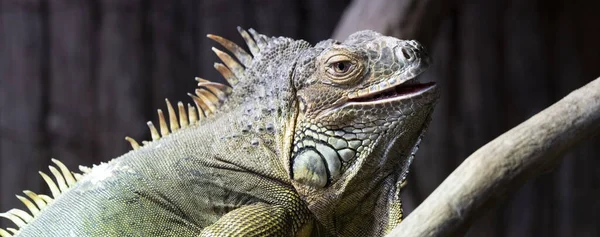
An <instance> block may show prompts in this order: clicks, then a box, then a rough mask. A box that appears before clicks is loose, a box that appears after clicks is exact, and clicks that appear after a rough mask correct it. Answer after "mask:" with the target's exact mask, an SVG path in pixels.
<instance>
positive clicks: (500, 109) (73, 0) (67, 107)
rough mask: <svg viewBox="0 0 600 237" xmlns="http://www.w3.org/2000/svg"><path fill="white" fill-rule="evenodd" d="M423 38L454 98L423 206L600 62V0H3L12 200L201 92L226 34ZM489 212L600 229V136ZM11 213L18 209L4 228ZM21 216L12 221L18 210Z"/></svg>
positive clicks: (414, 174) (499, 220) (3, 134)
mask: <svg viewBox="0 0 600 237" xmlns="http://www.w3.org/2000/svg"><path fill="white" fill-rule="evenodd" d="M238 25H239V26H242V27H245V28H250V27H252V28H254V29H256V30H258V31H259V32H261V33H263V34H266V35H272V36H287V37H292V38H302V39H306V40H308V41H309V42H311V43H316V42H318V41H319V40H324V39H327V38H331V37H334V38H337V39H344V38H345V37H346V36H347V35H349V34H350V33H352V32H354V31H357V30H361V29H374V30H377V31H380V32H382V33H384V34H388V35H393V36H396V37H402V38H409V39H415V38H416V39H418V40H419V41H421V42H423V43H425V44H426V45H427V46H428V47H429V49H430V51H431V54H432V55H433V56H432V57H433V60H434V65H433V66H432V68H431V69H430V70H429V71H428V72H426V74H425V75H424V77H425V78H424V79H425V80H431V81H437V82H438V83H439V85H440V86H441V88H442V91H443V92H442V98H441V100H440V103H439V105H438V107H437V110H436V111H435V115H434V119H433V122H432V125H431V126H430V129H429V132H428V135H427V136H426V138H425V140H424V144H423V145H422V146H421V149H420V152H419V153H418V154H417V158H416V160H415V163H414V164H413V166H412V167H411V173H410V177H409V179H408V182H409V183H408V184H409V185H408V189H407V190H406V191H405V192H404V193H403V196H404V200H406V201H405V206H406V209H407V210H406V211H407V212H410V211H411V210H412V209H414V207H415V206H416V205H418V204H419V203H420V202H421V201H422V200H423V199H425V198H426V197H427V196H428V195H429V193H431V192H432V191H433V189H434V188H435V187H436V186H437V185H438V184H439V183H441V181H442V180H443V179H444V178H445V177H446V176H447V175H448V174H449V173H450V172H451V171H452V170H453V169H454V168H455V167H456V166H458V165H459V164H460V163H461V162H462V160H463V159H464V158H466V157H467V156H468V155H469V154H471V153H472V152H473V151H475V150H476V149H477V148H478V147H480V146H482V145H484V144H485V143H487V142H488V141H490V140H491V139H493V138H495V137H496V136H498V135H500V134H502V133H503V132H505V131H507V130H508V129H510V128H512V127H514V126H516V125H517V124H519V123H520V122H522V121H524V120H526V119H527V118H529V117H531V116H532V115H534V114H535V113H537V112H539V111H541V110H542V109H544V108H545V107H547V106H549V105H551V104H552V103H553V102H555V101H557V100H559V99H560V98H562V97H563V96H565V95H567V94H568V93H569V92H570V91H572V90H574V89H576V88H579V87H581V86H583V85H585V84H586V83H587V82H589V81H591V80H593V79H595V78H597V77H599V76H600V1H598V0H590V1H585V0H504V1H500V0H497V1H489V0H462V1H453V0H418V1H415V0H370V1H369V0H354V1H350V0H340V1H325V0H252V1H249V0H227V1H225V0H210V1H209V0H205V1H193V0H171V1H164V0H0V211H7V210H9V209H11V208H13V207H18V208H24V206H23V205H22V204H21V203H19V201H18V200H17V199H16V198H15V196H14V195H15V194H19V193H21V190H23V189H29V190H32V191H35V192H44V193H48V190H47V188H46V185H45V184H44V183H43V181H42V179H41V177H39V175H38V174H37V171H38V170H42V171H47V170H48V169H47V166H48V165H49V164H50V158H51V157H56V158H58V159H60V160H62V161H63V162H64V163H66V164H67V166H68V167H70V168H73V169H75V170H76V167H77V165H80V164H81V165H87V166H89V165H92V164H97V163H99V162H101V161H108V160H109V159H111V158H113V157H116V156H118V155H120V154H122V153H124V152H125V151H127V150H128V149H129V145H128V143H126V142H125V141H124V139H123V137H124V136H126V135H129V136H132V137H134V138H136V139H137V140H143V139H147V138H149V132H148V130H147V128H146V125H145V122H146V121H148V120H155V119H156V116H155V109H157V108H164V107H165V106H164V98H169V99H170V100H171V101H178V100H183V101H186V102H188V101H191V100H190V99H188V98H187V96H186V95H185V93H186V92H191V91H193V89H194V86H195V83H194V80H193V79H194V77H195V76H201V77H204V78H207V79H211V80H216V81H221V82H222V81H223V79H222V78H221V76H220V75H218V73H216V71H215V70H214V69H213V66H212V65H213V62H214V61H217V57H216V56H214V55H213V54H212V52H211V51H210V48H211V47H212V46H216V43H214V42H211V41H210V40H209V39H207V38H206V37H205V35H206V34H207V33H212V34H218V35H221V36H224V37H225V38H228V39H231V40H233V41H235V42H238V43H239V44H241V43H242V40H241V37H239V36H238V35H237V31H236V29H235V27H236V26H238ZM565 156H566V157H565V159H564V161H563V162H562V163H561V164H559V166H558V167H557V169H555V170H554V171H552V172H548V173H546V174H544V175H543V176H541V177H539V178H537V179H535V180H531V181H530V182H528V183H527V184H525V185H524V186H523V187H521V188H519V189H517V191H516V192H513V193H510V194H509V195H507V197H506V199H505V200H504V201H502V202H500V203H499V204H498V205H497V206H494V207H490V209H488V210H485V213H484V214H483V215H482V216H481V217H480V218H477V221H475V223H474V224H473V226H472V228H471V229H470V231H469V232H468V234H467V235H468V236H600V223H599V222H600V172H599V171H600V138H598V137H596V138H593V139H592V140H589V141H587V142H585V143H584V145H582V146H579V147H576V148H574V149H573V150H572V151H570V152H569V153H567V154H566V155H565ZM7 225H9V223H8V222H6V221H3V222H2V225H0V226H1V227H5V226H7ZM10 226H12V223H10Z"/></svg>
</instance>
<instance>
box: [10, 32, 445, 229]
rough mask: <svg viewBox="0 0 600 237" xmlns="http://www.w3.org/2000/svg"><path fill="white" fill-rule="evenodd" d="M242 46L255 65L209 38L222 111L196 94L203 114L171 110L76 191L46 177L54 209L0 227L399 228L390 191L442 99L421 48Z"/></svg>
mask: <svg viewBox="0 0 600 237" xmlns="http://www.w3.org/2000/svg"><path fill="white" fill-rule="evenodd" d="M250 32H251V33H252V35H253V37H250V36H249V35H248V34H247V33H246V32H245V31H243V30H242V31H241V33H242V36H244V38H245V40H246V42H247V43H248V46H249V48H250V51H251V53H252V55H249V54H247V53H245V52H244V51H243V50H241V49H240V48H237V46H232V45H231V44H230V42H229V41H225V40H223V39H220V38H218V37H216V36H209V37H211V38H213V39H215V40H216V41H217V42H219V43H221V44H223V45H224V46H225V47H226V48H228V49H229V50H230V51H232V52H233V54H234V55H235V56H236V57H237V58H238V60H239V62H240V63H241V64H239V63H237V62H235V61H233V60H231V59H229V58H228V57H229V56H226V55H223V53H221V52H217V55H219V56H220V58H221V59H223V61H224V62H225V64H226V65H227V67H225V66H223V65H217V66H216V68H217V69H218V70H219V71H221V72H222V73H223V75H224V77H225V78H226V79H227V80H228V81H229V82H230V84H232V85H233V90H232V91H231V94H230V95H229V96H228V97H227V98H226V99H225V94H228V93H229V92H230V91H229V89H228V88H227V87H224V86H222V85H218V84H215V83H212V84H211V83H208V82H205V81H202V80H200V86H201V87H205V88H208V89H210V92H209V93H208V94H207V93H206V92H208V90H205V91H202V90H201V91H197V93H196V94H197V97H196V96H195V98H194V101H195V103H196V108H197V111H200V113H196V111H194V110H188V111H187V113H188V114H187V115H186V114H183V112H182V111H185V110H180V111H179V116H177V115H175V112H174V110H173V109H172V108H171V107H170V106H171V105H170V104H168V106H169V113H168V115H169V118H170V119H169V122H171V123H170V125H171V126H170V129H168V126H167V125H166V119H164V118H162V117H161V119H160V122H161V126H160V127H161V129H160V130H161V134H158V131H156V130H155V129H154V127H153V125H152V126H151V131H152V133H153V140H154V141H152V142H149V143H148V144H146V145H143V146H141V147H138V145H137V142H134V141H133V140H132V146H133V147H134V148H135V150H133V151H130V152H128V153H126V154H124V155H122V156H121V157H118V158H115V159H113V160H111V161H110V162H108V163H105V164H101V165H98V166H94V167H93V168H92V169H91V170H89V171H87V172H86V173H85V174H83V176H82V177H78V179H79V180H78V181H77V182H76V183H73V182H70V181H69V177H70V174H69V172H66V171H65V170H62V169H61V171H63V172H62V174H61V173H60V172H58V171H57V170H52V172H53V174H54V175H55V177H57V181H56V182H55V183H56V184H58V186H60V190H59V188H54V189H53V190H54V191H56V192H55V193H54V194H55V197H54V198H53V199H50V198H39V197H40V196H37V197H36V196H35V195H32V196H30V198H31V199H32V200H34V201H36V202H35V203H36V204H37V206H38V207H39V209H41V212H39V213H36V211H35V210H32V212H34V215H33V216H34V217H33V218H29V217H27V216H25V214H23V213H19V212H18V211H14V210H13V211H11V212H8V213H5V214H4V216H5V217H8V218H10V219H12V220H15V219H19V220H23V221H24V222H27V224H26V225H23V226H22V227H21V228H20V230H18V232H17V233H16V234H15V235H17V236H309V235H312V236H325V235H335V236H381V235H383V234H384V233H386V232H387V231H388V230H389V229H390V228H391V227H393V226H395V225H396V224H397V223H399V221H400V220H401V215H402V210H401V205H400V200H399V197H398V191H399V188H398V185H399V184H400V182H401V181H403V179H404V178H405V177H406V173H407V170H408V166H409V164H410V161H411V159H412V157H413V155H414V153H415V152H416V147H417V145H418V142H419V141H420V137H421V136H422V134H423V132H424V130H425V128H426V125H427V123H428V121H429V118H430V114H431V112H432V110H433V106H434V103H435V101H436V99H437V97H438V95H437V89H436V88H435V86H434V85H432V84H418V83H417V82H414V81H416V80H411V79H412V78H413V77H415V76H417V75H418V74H420V73H421V72H422V71H424V69H425V68H426V67H427V66H428V63H427V62H428V57H427V55H426V54H425V52H424V50H423V49H422V47H421V46H420V45H419V44H418V43H416V42H414V41H403V40H398V39H395V38H391V37H385V36H381V35H380V34H378V33H375V32H372V31H362V32H358V33H355V34H353V35H352V36H350V38H349V39H348V40H346V41H345V42H343V43H341V42H336V41H333V40H328V41H323V42H321V43H319V44H317V45H316V46H314V47H311V46H310V45H309V44H308V43H307V42H305V41H302V40H292V39H288V38H281V37H280V38H268V37H266V36H264V35H259V34H257V33H255V32H254V31H252V30H251V31H250ZM238 79H239V83H238V82H237V81H238ZM409 80H411V81H409ZM386 83H387V84H386ZM390 84H391V85H390ZM409 84H410V85H409ZM375 85H377V86H379V87H376V86H375ZM397 85H400V86H397ZM211 86H212V87H211ZM214 88H218V89H217V90H214ZM386 88H387V89H386ZM390 88H391V89H390ZM400 88H401V89H400ZM369 89H370V90H369ZM384 89H385V90H384ZM396 89H397V91H398V92H397V93H396V92H394V93H390V92H389V91H396ZM380 90H382V91H386V92H385V93H384V92H382V91H380ZM376 95H379V97H381V98H377V97H376ZM217 106H220V108H218V109H216V107H217ZM180 109H181V108H180ZM159 116H163V114H162V112H159ZM195 116H198V117H201V118H202V119H200V120H201V121H199V122H195V118H194V117H195ZM187 124H189V125H187ZM161 135H162V136H161ZM58 166H59V168H62V166H61V165H60V164H59V165H58ZM84 170H85V169H84ZM57 172H58V174H57ZM63 179H66V180H67V181H64V180H63ZM55 183H54V182H49V185H50V186H52V185H56V184H55ZM51 189H52V187H51ZM42 199H45V200H42ZM40 201H41V203H40ZM24 203H25V204H26V205H27V202H25V201H24ZM30 204H31V203H30ZM32 206H33V204H31V205H28V208H29V209H30V210H31V209H36V207H35V206H33V208H32ZM16 222H18V220H17V221H16ZM0 235H1V236H10V235H9V234H8V232H6V231H4V230H1V229H0Z"/></svg>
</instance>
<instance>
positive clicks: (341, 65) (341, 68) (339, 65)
mask: <svg viewBox="0 0 600 237" xmlns="http://www.w3.org/2000/svg"><path fill="white" fill-rule="evenodd" d="M353 66H354V65H352V62H350V61H341V62H335V63H332V64H331V66H330V67H332V69H333V71H334V72H335V73H336V74H345V73H347V72H348V71H350V68H351V67H353Z"/></svg>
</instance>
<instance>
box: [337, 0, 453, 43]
mask: <svg viewBox="0 0 600 237" xmlns="http://www.w3.org/2000/svg"><path fill="white" fill-rule="evenodd" d="M453 5H454V0H354V1H353V2H352V3H351V4H350V6H348V8H347V9H346V11H345V12H344V15H342V18H341V19H340V22H339V23H338V25H337V27H336V29H335V32H334V33H333V39H338V40H343V39H345V38H346V37H348V36H349V35H350V34H352V33H354V32H356V31H359V30H366V29H370V30H374V31H377V32H380V33H382V34H384V35H390V36H394V37H396V38H400V39H416V40H419V41H420V42H421V43H423V44H424V45H426V46H429V45H430V44H431V42H432V41H433V38H434V37H435V34H436V33H437V32H438V28H439V26H440V25H441V22H442V20H443V19H444V17H446V16H447V15H448V14H447V13H449V12H450V9H451V7H452V6H453Z"/></svg>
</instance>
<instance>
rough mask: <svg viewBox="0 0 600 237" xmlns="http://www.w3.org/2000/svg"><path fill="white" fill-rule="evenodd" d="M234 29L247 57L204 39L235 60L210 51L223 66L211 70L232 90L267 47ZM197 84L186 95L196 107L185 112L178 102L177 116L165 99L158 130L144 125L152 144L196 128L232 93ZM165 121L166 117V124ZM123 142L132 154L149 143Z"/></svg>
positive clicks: (261, 39)
mask: <svg viewBox="0 0 600 237" xmlns="http://www.w3.org/2000/svg"><path fill="white" fill-rule="evenodd" d="M237 29H238V32H239V33H240V35H241V36H242V38H243V39H244V41H245V42H246V45H247V46H248V48H249V49H250V53H248V52H246V50H244V49H243V48H242V47H240V46H239V45H237V44H235V43H233V42H231V41H230V40H228V39H225V38H223V37H221V36H218V35H212V34H208V35H207V36H206V37H208V38H209V39H212V40H214V41H216V42H217V43H219V44H220V45H221V46H223V47H224V48H225V49H227V50H229V52H231V53H232V54H233V55H234V56H235V58H237V60H235V59H234V58H233V57H232V56H231V55H229V54H228V53H226V52H223V51H221V50H219V49H217V48H214V47H213V48H212V51H213V52H215V54H216V55H217V57H219V59H221V61H222V62H223V63H215V64H214V67H215V69H216V70H217V71H219V73H221V75H223V77H224V78H225V80H226V81H227V83H229V85H231V86H235V85H236V84H237V83H238V82H239V79H240V78H243V76H244V71H245V70H246V68H248V67H250V66H251V65H252V59H253V58H254V56H256V55H257V54H259V53H260V51H261V49H264V48H265V47H266V45H267V43H268V39H267V37H266V36H264V35H261V34H259V33H257V32H256V31H255V30H253V29H249V31H250V33H248V32H247V31H246V30H244V29H242V28H241V27H238V28H237ZM250 35H252V36H250ZM238 61H239V62H238ZM196 81H197V82H198V88H197V89H196V90H195V91H194V94H191V93H188V95H189V96H190V97H191V98H192V100H193V101H194V105H195V106H192V105H191V104H188V105H187V110H186V108H185V106H184V105H183V103H182V102H178V103H177V112H176V111H175V109H174V107H173V105H172V104H171V102H169V100H168V99H165V101H166V103H167V116H165V114H164V113H163V111H162V110H160V109H159V110H158V112H157V113H158V128H157V127H156V126H154V124H153V123H152V122H150V121H149V122H147V124H148V128H149V129H150V135H151V138H152V141H156V140H159V139H160V138H162V137H164V136H167V135H169V134H171V133H173V132H175V131H177V130H179V129H182V128H185V127H187V126H189V125H193V124H196V123H198V122H199V121H200V120H202V119H203V118H205V117H207V116H210V115H212V114H214V113H215V112H216V111H217V109H218V108H219V107H220V106H221V105H222V104H223V102H224V101H225V100H226V99H227V97H228V96H229V94H231V92H232V88H231V87H229V86H226V85H224V84H221V83H217V82H211V81H209V80H205V79H202V78H199V77H197V78H196ZM165 117H168V120H169V122H168V123H167V119H166V118H165ZM125 140H127V141H128V142H129V143H130V144H131V147H132V148H133V149H134V150H137V149H139V148H140V147H142V146H143V145H144V144H147V143H149V142H148V141H142V145H140V144H139V143H138V142H137V141H136V140H135V139H133V138H131V137H125Z"/></svg>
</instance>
